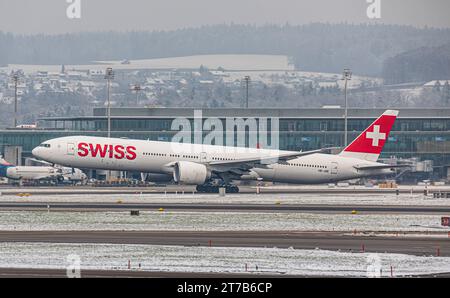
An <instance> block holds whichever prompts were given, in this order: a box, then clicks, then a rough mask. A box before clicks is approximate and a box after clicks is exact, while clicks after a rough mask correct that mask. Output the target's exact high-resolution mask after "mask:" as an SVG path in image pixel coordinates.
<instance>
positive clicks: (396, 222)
mask: <svg viewBox="0 0 450 298" xmlns="http://www.w3.org/2000/svg"><path fill="white" fill-rule="evenodd" d="M440 221H441V217H440V216H439V215H405V214H399V215H396V214H356V215H354V214H353V215H352V214H332V215H330V214H319V213H291V212H284V213H275V212H272V213H271V212H268V213H256V212H251V213H245V212H166V211H164V212H159V211H144V212H140V215H139V216H131V215H130V213H129V212H127V211H120V212H61V211H50V212H47V211H8V212H6V211H2V212H0V230H2V231H14V230H17V231H38V230H58V231H63V230H69V231H73V230H77V231H86V230H105V231H106V230H108V231H111V230H120V231H122V230H125V231H132V230H137V231H142V230H157V231H171V230H185V231H347V232H353V231H355V230H356V231H358V232H362V231H380V232H381V231H395V232H397V231H442V232H443V233H445V232H446V231H447V230H448V229H447V230H446V229H444V228H442V227H440Z"/></svg>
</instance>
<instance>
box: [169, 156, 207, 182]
mask: <svg viewBox="0 0 450 298" xmlns="http://www.w3.org/2000/svg"><path fill="white" fill-rule="evenodd" d="M209 178H211V172H210V171H209V170H208V168H207V167H206V166H205V165H202V164H199V163H195V162H190V161H179V162H177V163H176V164H175V167H174V171H173V179H174V180H175V182H176V183H180V184H191V185H192V184H194V185H199V184H203V183H205V182H206V181H207V180H209Z"/></svg>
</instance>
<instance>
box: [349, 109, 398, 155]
mask: <svg viewBox="0 0 450 298" xmlns="http://www.w3.org/2000/svg"><path fill="white" fill-rule="evenodd" d="M397 115H398V111H395V110H387V111H385V112H384V113H383V115H381V116H380V117H379V118H378V119H377V120H375V121H374V122H373V123H372V124H371V125H370V126H369V127H368V128H367V129H366V130H365V131H363V132H362V133H361V134H360V135H359V136H358V137H357V138H356V139H355V140H354V141H353V142H352V143H351V144H350V145H348V146H347V147H346V148H345V149H344V150H343V151H342V152H341V153H340V155H341V156H344V157H353V158H358V159H364V160H369V161H377V159H378V156H380V153H381V150H383V146H384V143H386V140H387V139H388V137H389V133H390V132H391V129H392V126H393V125H394V122H395V119H396V118H397Z"/></svg>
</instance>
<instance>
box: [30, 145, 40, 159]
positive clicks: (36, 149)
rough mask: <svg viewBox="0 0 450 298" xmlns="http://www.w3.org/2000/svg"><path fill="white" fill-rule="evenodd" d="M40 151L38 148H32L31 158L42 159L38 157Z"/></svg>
mask: <svg viewBox="0 0 450 298" xmlns="http://www.w3.org/2000/svg"><path fill="white" fill-rule="evenodd" d="M40 149H41V148H39V147H36V148H34V149H33V150H32V151H31V154H33V156H34V157H37V158H42V157H41V156H40V154H39V153H40Z"/></svg>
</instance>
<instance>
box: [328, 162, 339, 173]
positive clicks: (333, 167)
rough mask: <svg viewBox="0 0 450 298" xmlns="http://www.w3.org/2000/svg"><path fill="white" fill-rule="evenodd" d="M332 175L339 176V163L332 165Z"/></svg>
mask: <svg viewBox="0 0 450 298" xmlns="http://www.w3.org/2000/svg"><path fill="white" fill-rule="evenodd" d="M330 173H331V175H337V173H338V163H337V162H332V163H331V169H330Z"/></svg>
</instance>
